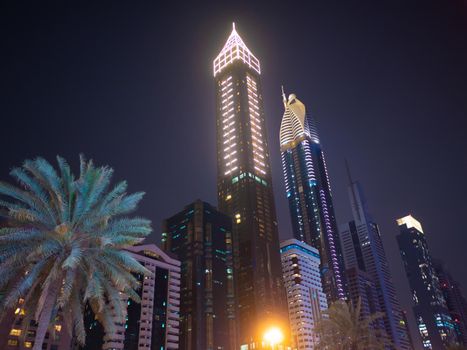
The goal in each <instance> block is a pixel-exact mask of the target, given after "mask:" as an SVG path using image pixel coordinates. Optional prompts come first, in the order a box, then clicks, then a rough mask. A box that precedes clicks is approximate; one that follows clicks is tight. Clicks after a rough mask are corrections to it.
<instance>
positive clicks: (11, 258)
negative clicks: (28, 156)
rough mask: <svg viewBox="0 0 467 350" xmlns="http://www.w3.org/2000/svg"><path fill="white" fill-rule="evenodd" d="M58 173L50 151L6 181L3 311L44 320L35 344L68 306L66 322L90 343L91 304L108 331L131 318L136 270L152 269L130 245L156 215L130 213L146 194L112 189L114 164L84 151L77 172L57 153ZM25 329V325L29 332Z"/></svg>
mask: <svg viewBox="0 0 467 350" xmlns="http://www.w3.org/2000/svg"><path fill="white" fill-rule="evenodd" d="M57 161H58V170H59V171H58V172H57V171H56V170H55V169H54V167H53V166H52V165H51V164H50V163H48V162H47V161H46V160H45V159H43V158H37V159H34V160H26V161H25V162H24V164H23V165H22V167H18V168H14V169H13V170H12V171H11V173H10V174H11V175H12V176H13V177H14V178H15V180H16V181H17V182H18V183H19V186H18V187H17V186H13V185H10V184H7V183H4V182H0V215H1V216H2V217H3V218H4V219H5V220H6V222H7V225H6V226H7V227H6V228H2V229H0V291H1V293H0V295H2V297H1V300H0V312H1V313H2V314H5V312H4V311H5V310H6V309H9V308H12V307H14V306H16V305H17V302H18V300H21V302H22V305H21V307H22V308H24V310H26V315H25V316H24V319H23V325H26V327H27V326H28V325H29V322H30V321H31V320H36V321H37V324H38V326H37V330H36V336H35V341H34V347H33V350H40V349H42V343H43V341H44V337H45V334H46V332H47V330H48V328H49V326H50V325H51V324H53V323H54V322H55V319H56V317H57V314H58V313H59V312H60V314H61V317H63V321H64V323H65V326H66V328H67V329H68V330H69V331H70V332H72V333H73V335H74V337H75V339H76V341H77V342H78V343H79V344H84V343H85V329H84V321H83V310H84V307H85V306H86V305H89V306H90V307H91V309H92V311H93V312H94V314H95V315H96V317H97V319H98V320H99V321H100V322H101V323H102V325H103V326H104V328H105V330H106V332H108V333H112V332H113V331H114V328H115V323H116V322H123V321H124V312H125V305H124V304H125V300H124V299H125V297H127V298H128V297H129V298H131V299H133V300H135V301H137V302H139V301H140V298H139V296H138V294H137V292H136V290H137V288H138V286H139V283H138V280H137V279H136V278H135V277H134V274H138V273H139V274H149V273H150V272H149V271H148V270H147V269H146V268H144V267H143V266H142V265H141V264H140V263H139V262H137V261H136V260H135V259H134V258H132V257H131V256H130V254H129V253H128V252H126V251H124V250H122V248H125V247H127V246H130V245H134V244H136V243H138V242H140V241H141V240H142V239H144V237H146V236H147V235H148V234H149V233H150V232H151V227H150V221H148V220H146V219H142V218H129V217H126V216H124V215H125V214H129V213H131V212H133V211H134V210H135V209H136V207H137V204H138V202H139V201H140V200H141V198H142V197H143V195H144V193H142V192H139V193H135V194H127V193H126V189H127V184H126V182H125V181H122V182H120V183H118V184H117V185H116V186H115V187H113V188H110V182H111V177H112V174H113V170H112V169H111V168H109V167H95V166H94V164H93V162H92V161H86V160H85V159H84V157H82V156H81V157H80V173H79V177H78V178H75V176H74V175H73V173H72V171H71V169H70V166H69V165H68V164H67V162H66V161H65V160H64V159H63V158H61V157H57ZM23 333H24V332H23Z"/></svg>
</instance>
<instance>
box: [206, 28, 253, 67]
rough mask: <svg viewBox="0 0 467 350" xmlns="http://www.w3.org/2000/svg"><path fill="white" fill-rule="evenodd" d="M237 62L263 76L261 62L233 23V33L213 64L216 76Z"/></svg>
mask: <svg viewBox="0 0 467 350" xmlns="http://www.w3.org/2000/svg"><path fill="white" fill-rule="evenodd" d="M236 60H240V61H242V62H243V63H245V64H246V65H248V67H250V68H252V69H253V70H254V71H256V72H257V73H258V74H261V67H260V63H259V60H258V59H257V58H256V57H255V55H253V54H252V53H251V51H250V50H249V49H248V47H247V46H246V45H245V43H244V42H243V40H242V38H241V37H240V35H238V33H237V30H236V29H235V23H232V33H230V36H229V38H228V39H227V41H226V43H225V45H224V47H223V48H222V50H221V52H220V53H219V55H217V57H216V59H215V60H214V62H213V69H214V76H216V75H217V74H219V73H220V72H221V71H222V70H223V69H224V68H226V67H227V66H229V65H230V64H231V63H233V62H234V61H236Z"/></svg>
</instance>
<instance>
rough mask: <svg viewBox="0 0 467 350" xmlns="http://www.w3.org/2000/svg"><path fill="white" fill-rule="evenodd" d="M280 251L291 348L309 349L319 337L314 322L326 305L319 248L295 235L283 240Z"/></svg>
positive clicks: (298, 349)
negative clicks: (295, 237) (293, 237)
mask: <svg viewBox="0 0 467 350" xmlns="http://www.w3.org/2000/svg"><path fill="white" fill-rule="evenodd" d="M280 252H281V260H282V273H283V276H284V284H285V289H286V293H287V305H288V309H289V321H290V328H291V338H292V344H293V349H297V350H310V349H313V348H314V347H315V345H316V344H317V341H318V339H317V337H316V334H315V333H314V331H313V328H314V325H315V323H316V321H317V320H318V319H319V318H320V317H321V312H322V311H323V310H325V309H327V307H328V304H327V301H326V295H325V294H324V292H323V288H322V285H321V274H320V257H319V252H318V250H317V249H316V248H313V247H311V246H309V245H308V244H306V243H304V242H301V241H299V240H297V239H288V240H286V241H284V242H282V243H281V249H280Z"/></svg>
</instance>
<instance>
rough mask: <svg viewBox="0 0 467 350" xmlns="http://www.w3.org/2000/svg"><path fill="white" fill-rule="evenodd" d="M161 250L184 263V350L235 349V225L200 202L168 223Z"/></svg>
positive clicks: (169, 219)
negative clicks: (173, 255) (233, 248)
mask: <svg viewBox="0 0 467 350" xmlns="http://www.w3.org/2000/svg"><path fill="white" fill-rule="evenodd" d="M162 246H163V249H164V250H165V251H167V252H171V253H173V254H175V255H176V256H177V257H178V259H179V260H180V262H181V275H182V278H181V303H180V332H179V334H180V335H179V337H180V340H179V343H180V349H182V350H214V349H216V350H218V349H219V350H221V349H224V350H230V349H234V346H235V345H234V341H235V319H234V290H233V262H232V219H231V218H230V217H229V216H227V215H225V214H223V213H220V212H219V211H217V210H216V208H215V207H213V206H211V205H210V204H208V203H205V202H202V201H200V200H197V201H195V202H194V203H192V204H190V205H187V206H186V207H185V208H184V209H183V210H182V211H181V212H179V213H177V214H175V215H174V216H172V217H170V218H168V219H166V220H165V221H164V223H163V233H162Z"/></svg>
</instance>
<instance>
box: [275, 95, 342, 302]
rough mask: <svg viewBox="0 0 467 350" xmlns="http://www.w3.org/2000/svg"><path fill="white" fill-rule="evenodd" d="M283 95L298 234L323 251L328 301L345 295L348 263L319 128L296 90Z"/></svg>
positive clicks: (288, 178)
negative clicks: (296, 93) (340, 234)
mask: <svg viewBox="0 0 467 350" xmlns="http://www.w3.org/2000/svg"><path fill="white" fill-rule="evenodd" d="M283 100H284V108H285V111H284V116H283V118H282V123H281V129H280V146H281V157H282V168H283V171H284V178H285V188H286V193H287V199H288V201H289V209H290V215H291V219H292V229H293V234H294V237H295V238H296V239H298V240H300V241H303V242H305V243H307V244H309V245H311V246H312V247H315V248H317V249H318V250H319V252H320V256H321V276H322V279H323V288H324V291H325V293H326V296H327V298H328V302H330V301H334V300H336V299H343V298H345V296H346V294H345V292H346V291H345V280H344V263H343V258H342V253H341V247H340V241H339V235H338V232H337V225H336V218H335V216H334V207H333V204H332V197H331V187H330V184H329V177H328V173H327V170H326V163H325V160H324V153H323V150H322V148H321V144H320V141H319V137H318V131H317V128H316V126H315V123H314V120H313V119H312V118H310V117H309V116H308V115H307V114H306V109H305V105H304V104H303V103H302V102H301V101H300V100H299V99H297V97H296V96H295V95H294V94H291V95H290V96H289V98H288V99H287V98H286V97H285V94H283Z"/></svg>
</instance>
